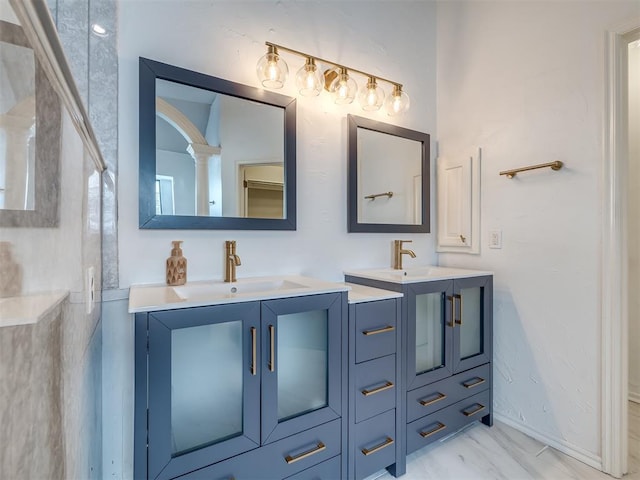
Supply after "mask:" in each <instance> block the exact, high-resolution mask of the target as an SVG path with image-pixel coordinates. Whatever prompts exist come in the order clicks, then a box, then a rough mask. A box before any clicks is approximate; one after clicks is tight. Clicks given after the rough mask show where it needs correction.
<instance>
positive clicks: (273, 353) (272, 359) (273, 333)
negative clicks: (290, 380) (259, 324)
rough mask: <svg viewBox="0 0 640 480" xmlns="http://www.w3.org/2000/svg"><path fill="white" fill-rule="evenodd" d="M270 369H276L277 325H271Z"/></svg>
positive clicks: (272, 370) (271, 370)
mask: <svg viewBox="0 0 640 480" xmlns="http://www.w3.org/2000/svg"><path fill="white" fill-rule="evenodd" d="M269 347H270V349H271V351H270V352H269V371H270V372H274V371H275V370H276V327H274V326H273V325H269Z"/></svg>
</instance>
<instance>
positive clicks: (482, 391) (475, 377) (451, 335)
mask: <svg viewBox="0 0 640 480" xmlns="http://www.w3.org/2000/svg"><path fill="white" fill-rule="evenodd" d="M450 270H453V269H450ZM464 273H465V274H464V275H462V276H461V277H460V278H457V277H453V275H451V276H450V278H442V279H437V280H431V281H424V280H423V281H406V280H405V281H404V282H392V281H381V280H379V279H372V278H366V277H364V276H363V277H358V276H355V275H347V276H346V277H345V279H346V281H347V282H350V283H359V284H363V285H369V286H373V287H378V288H385V289H388V290H393V291H397V292H402V293H403V294H404V296H403V298H402V322H401V328H402V330H403V332H404V333H403V339H402V348H401V350H400V351H402V352H403V368H402V375H403V382H402V383H401V384H402V385H403V392H402V394H403V395H404V397H403V403H402V405H403V407H402V408H403V409H404V410H405V411H404V414H403V416H404V419H405V427H406V437H405V440H406V444H405V445H404V447H405V449H404V451H403V454H404V455H406V454H409V453H412V452H413V451H415V450H417V449H419V448H422V447H423V446H425V445H428V444H429V443H432V442H433V441H435V440H437V439H439V438H441V437H444V436H446V435H449V434H451V433H453V432H455V431H456V430H458V429H459V428H461V427H463V426H464V425H466V424H467V423H469V422H472V421H475V420H478V419H481V420H482V422H483V423H485V424H486V425H492V423H493V420H492V411H493V410H492V365H491V361H492V341H493V340H492V336H493V327H492V317H493V276H492V275H488V274H485V273H484V272H481V273H479V274H473V273H471V274H470V271H464Z"/></svg>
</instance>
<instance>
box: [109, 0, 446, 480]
mask: <svg viewBox="0 0 640 480" xmlns="http://www.w3.org/2000/svg"><path fill="white" fill-rule="evenodd" d="M364 7H365V4H364V3H362V2H281V1H271V0H270V1H253V2H249V1H242V2H222V1H220V2H182V1H172V2H139V1H128V0H124V1H121V2H120V3H119V12H118V18H119V34H118V35H119V36H118V44H119V65H118V67H119V99H118V106H119V128H118V134H119V157H120V162H119V166H118V169H119V191H118V194H119V201H118V206H119V218H118V227H119V259H118V264H119V267H120V288H122V289H126V288H128V287H129V286H130V285H131V284H134V283H162V282H164V278H165V259H166V258H167V257H168V256H169V254H170V249H171V240H177V239H180V240H184V242H185V243H184V244H183V249H184V254H185V256H186V257H187V259H188V261H189V267H188V269H189V280H197V279H207V278H218V279H220V278H222V274H223V252H224V250H223V244H224V240H227V239H235V240H237V241H238V254H239V255H240V256H241V258H242V266H241V267H240V268H239V269H238V276H239V277H248V276H254V275H269V274H278V273H287V274H288V273H292V274H296V273H297V274H303V275H311V276H316V277H319V278H323V279H327V280H336V281H339V280H342V278H343V277H342V271H343V269H347V268H360V267H375V266H388V265H390V264H391V242H392V240H393V239H394V238H407V239H413V244H412V250H414V251H415V252H416V254H417V256H418V257H417V259H416V260H407V263H408V264H410V263H411V262H412V261H413V262H416V263H423V264H427V263H434V262H435V261H436V259H437V257H436V254H435V248H434V240H433V235H431V234H429V235H424V234H422V235H401V237H398V236H397V235H394V234H377V235H373V234H347V214H346V207H347V194H346V190H347V138H346V137H347V135H346V134H347V121H346V118H347V114H348V113H352V114H357V115H360V116H366V117H369V118H372V119H376V120H380V121H384V122H387V123H394V124H396V125H400V126H403V127H405V128H410V129H413V130H419V131H423V132H427V133H430V134H431V135H432V138H433V139H435V137H436V130H435V128H436V116H435V106H436V101H435V3H431V2H402V1H387V2H376V3H367V4H366V7H367V8H364ZM265 41H272V42H275V43H279V44H282V45H285V46H289V47H291V48H294V49H297V50H302V51H305V52H308V53H310V54H315V55H318V56H320V57H325V58H328V59H330V60H333V61H336V62H340V63H344V64H346V65H348V66H352V67H353V68H357V69H360V70H364V71H369V72H371V73H373V74H379V75H381V76H383V77H388V78H391V79H393V80H395V81H398V82H401V83H403V84H404V85H405V88H406V90H407V92H408V93H409V95H410V96H411V104H412V105H411V109H410V110H409V112H408V113H407V114H406V115H405V116H404V117H401V118H397V119H394V120H393V121H391V120H390V117H387V116H386V114H384V113H383V112H375V113H366V112H363V111H362V110H361V109H360V107H359V106H358V105H357V104H353V105H350V106H346V107H340V106H336V105H334V104H333V103H332V102H331V101H330V99H329V98H328V96H326V95H321V96H320V97H315V98H304V97H300V98H298V101H297V166H298V173H297V186H298V196H297V197H298V198H297V209H298V215H297V220H298V227H297V231H295V232H262V231H254V232H251V231H203V230H200V231H150V230H139V229H138V57H139V56H144V57H147V58H152V59H154V60H159V61H162V62H166V63H170V64H173V65H177V66H180V67H184V68H188V69H191V70H196V71H200V72H204V73H207V74H210V75H213V76H217V77H221V78H224V79H227V80H231V81H235V82H239V83H242V84H246V85H250V86H256V87H257V86H258V83H257V78H256V74H255V65H256V63H257V61H258V58H259V57H261V56H262V55H263V54H264V53H265V52H266V47H265V46H264V42H265ZM283 56H284V55H283ZM286 61H287V62H288V63H289V69H290V75H291V77H290V79H291V80H293V78H294V75H295V72H296V70H297V69H298V68H299V67H301V66H302V64H303V63H304V62H303V59H302V58H299V57H295V56H286ZM358 80H359V82H360V83H362V81H363V80H364V79H358ZM293 85H294V82H293V81H291V82H289V84H288V85H287V86H286V87H285V88H284V89H282V90H281V91H280V92H279V93H282V94H284V95H289V96H295V88H294V86H293ZM385 88H387V87H386V86H385ZM387 90H388V88H387ZM433 171H434V169H433V168H432V172H433ZM432 178H433V173H432ZM432 185H433V182H432ZM432 191H433V188H432ZM432 217H433V209H432ZM123 293H124V292H123ZM108 296H109V295H108ZM121 296H124V295H121ZM112 297H118V294H113V296H112ZM112 297H111V296H110V298H112ZM104 319H105V322H104V325H105V327H104V357H103V358H104V365H105V369H104V371H103V375H104V377H103V381H104V384H105V385H110V387H111V388H108V389H105V395H104V397H103V402H104V437H103V438H104V457H103V462H104V469H105V477H107V476H109V478H114V479H115V478H130V477H131V472H132V470H131V469H132V464H131V462H132V454H133V451H132V439H133V425H132V422H131V416H132V409H133V397H132V395H131V388H132V385H133V348H132V347H133V345H132V343H133V341H132V335H133V324H132V318H131V316H130V315H127V314H126V299H123V300H118V301H112V302H107V303H106V304H105V306H104Z"/></svg>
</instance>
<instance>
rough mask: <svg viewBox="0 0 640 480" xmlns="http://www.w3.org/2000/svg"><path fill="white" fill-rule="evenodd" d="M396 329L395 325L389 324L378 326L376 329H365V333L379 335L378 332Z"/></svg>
mask: <svg viewBox="0 0 640 480" xmlns="http://www.w3.org/2000/svg"><path fill="white" fill-rule="evenodd" d="M395 329H396V327H394V326H393V325H387V326H386V327H382V328H377V329H375V330H363V331H362V334H363V335H377V334H378V333H386V332H393V331H394V330H395Z"/></svg>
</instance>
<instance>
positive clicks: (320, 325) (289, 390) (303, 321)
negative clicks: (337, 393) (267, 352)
mask: <svg viewBox="0 0 640 480" xmlns="http://www.w3.org/2000/svg"><path fill="white" fill-rule="evenodd" d="M276 336H277V349H276V351H277V352H278V356H277V358H276V373H277V374H278V421H282V420H286V419H288V418H292V417H296V416H298V415H301V414H303V413H307V412H310V411H312V410H317V409H318V408H322V407H325V406H327V404H328V398H327V380H328V379H327V363H328V352H327V337H328V322H327V311H326V310H313V311H310V312H302V313H291V314H288V315H278V326H277V331H276Z"/></svg>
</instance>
